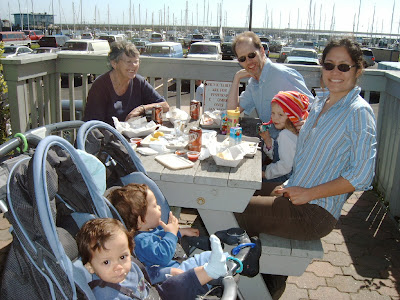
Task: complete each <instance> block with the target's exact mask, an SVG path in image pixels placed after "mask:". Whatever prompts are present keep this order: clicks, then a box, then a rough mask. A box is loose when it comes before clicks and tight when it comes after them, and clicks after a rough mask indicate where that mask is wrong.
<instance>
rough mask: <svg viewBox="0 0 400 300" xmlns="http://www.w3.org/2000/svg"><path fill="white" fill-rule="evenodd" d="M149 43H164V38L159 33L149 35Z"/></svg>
mask: <svg viewBox="0 0 400 300" xmlns="http://www.w3.org/2000/svg"><path fill="white" fill-rule="evenodd" d="M150 42H151V43H157V42H164V37H163V35H162V34H161V33H158V32H153V33H152V34H151V35H150Z"/></svg>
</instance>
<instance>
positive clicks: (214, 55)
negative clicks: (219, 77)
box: [186, 42, 222, 60]
mask: <svg viewBox="0 0 400 300" xmlns="http://www.w3.org/2000/svg"><path fill="white" fill-rule="evenodd" d="M186 57H187V58H196V59H208V60H222V51H221V45H220V44H219V43H213V42H197V43H193V44H192V45H190V49H189V52H188V54H187V55H186Z"/></svg>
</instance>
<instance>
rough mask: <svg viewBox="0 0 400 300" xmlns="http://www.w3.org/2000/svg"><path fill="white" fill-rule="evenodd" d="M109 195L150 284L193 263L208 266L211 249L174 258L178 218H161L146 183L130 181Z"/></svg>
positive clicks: (196, 265)
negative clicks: (128, 232) (133, 244)
mask: <svg viewBox="0 0 400 300" xmlns="http://www.w3.org/2000/svg"><path fill="white" fill-rule="evenodd" d="M108 197H109V199H110V202H111V203H112V204H113V205H114V207H115V208H116V209H117V210H118V212H119V214H120V215H121V217H122V219H123V220H124V222H125V225H126V227H127V228H128V230H130V232H131V233H132V235H133V236H134V241H135V254H136V256H137V258H138V259H139V260H140V261H141V262H142V263H143V264H144V265H145V266H146V270H147V272H148V274H149V277H150V280H151V282H152V283H153V284H154V283H159V282H162V281H164V280H165V279H166V278H168V277H169V276H171V275H176V274H180V273H182V272H184V271H188V270H190V269H193V268H194V267H198V266H202V265H205V266H208V261H209V260H212V252H210V251H205V252H202V253H200V254H195V255H194V256H193V257H189V258H187V259H185V260H183V261H177V260H174V259H173V256H174V253H175V249H176V245H177V241H178V235H179V233H180V231H179V224H178V220H177V219H176V218H175V217H174V216H173V215H172V213H170V218H169V220H168V224H165V223H164V222H163V221H161V219H160V217H161V209H160V206H158V205H157V202H156V198H155V196H154V193H153V192H152V191H151V190H150V189H149V188H148V186H147V185H145V184H136V183H130V184H128V185H126V186H124V187H121V188H117V189H114V190H113V191H112V192H111V193H110V195H109V196H108ZM185 229H186V228H185ZM188 229H191V228H187V229H186V231H188V232H189V233H190V232H191V231H190V230H188ZM215 238H216V237H215ZM214 247H215V246H214ZM221 253H222V249H221ZM224 256H225V257H228V256H229V254H228V253H224ZM208 274H209V275H211V274H210V273H209V272H208ZM212 277H216V276H212ZM219 277H220V276H217V278H219ZM217 278H214V279H217Z"/></svg>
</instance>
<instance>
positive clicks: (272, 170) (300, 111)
mask: <svg viewBox="0 0 400 300" xmlns="http://www.w3.org/2000/svg"><path fill="white" fill-rule="evenodd" d="M308 105H309V100H308V97H307V96H306V95H304V94H301V93H299V92H295V91H285V92H279V93H278V94H276V95H275V96H274V98H273V99H272V101H271V121H269V122H268V123H267V124H273V125H274V126H275V128H276V129H278V131H277V134H276V135H274V136H272V137H271V135H270V132H269V131H268V130H266V131H264V132H260V136H261V138H262V139H263V140H264V147H263V150H264V152H265V153H266V154H267V156H268V157H269V158H270V159H271V160H272V162H271V163H270V164H268V165H267V166H266V168H265V170H264V171H263V173H262V174H263V182H285V181H286V180H287V179H289V177H290V175H291V174H292V167H293V159H294V154H295V152H296V143H297V136H298V132H297V130H296V128H295V126H294V125H293V124H295V123H297V122H299V121H302V120H305V119H306V118H307V116H308V111H307V109H308Z"/></svg>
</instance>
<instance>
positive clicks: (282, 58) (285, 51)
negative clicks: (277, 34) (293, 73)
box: [276, 47, 293, 63]
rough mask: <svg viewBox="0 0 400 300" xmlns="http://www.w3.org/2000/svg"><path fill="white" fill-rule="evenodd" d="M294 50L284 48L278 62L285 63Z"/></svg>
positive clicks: (280, 52)
mask: <svg viewBox="0 0 400 300" xmlns="http://www.w3.org/2000/svg"><path fill="white" fill-rule="evenodd" d="M292 49H293V47H282V49H281V51H279V57H278V59H277V60H276V61H277V62H281V63H283V62H284V61H285V59H286V57H287V56H288V55H289V53H290V51H292Z"/></svg>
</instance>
